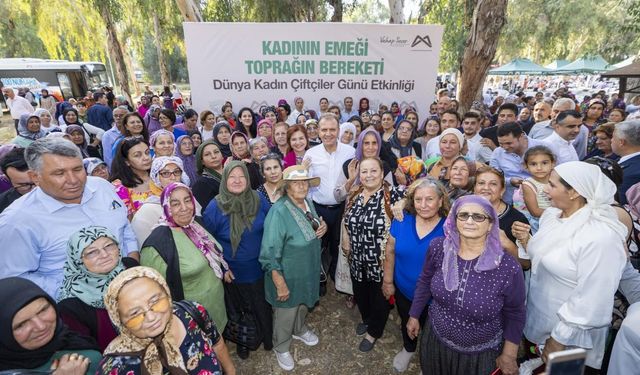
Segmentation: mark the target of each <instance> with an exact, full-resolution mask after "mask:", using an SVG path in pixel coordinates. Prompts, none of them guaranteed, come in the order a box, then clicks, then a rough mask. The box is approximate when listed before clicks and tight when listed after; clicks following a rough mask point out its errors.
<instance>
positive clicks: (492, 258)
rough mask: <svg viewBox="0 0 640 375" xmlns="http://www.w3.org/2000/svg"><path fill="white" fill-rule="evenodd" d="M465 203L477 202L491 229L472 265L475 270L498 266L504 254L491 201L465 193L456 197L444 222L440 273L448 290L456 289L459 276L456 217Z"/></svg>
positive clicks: (458, 234) (458, 233) (491, 268)
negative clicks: (465, 194)
mask: <svg viewBox="0 0 640 375" xmlns="http://www.w3.org/2000/svg"><path fill="white" fill-rule="evenodd" d="M466 204H477V205H480V206H481V207H482V210H483V211H484V212H485V214H487V216H489V219H490V220H491V230H490V231H489V235H488V236H487V240H486V242H485V248H484V251H483V252H482V254H480V257H479V258H478V262H477V263H476V265H475V266H474V270H475V271H476V272H484V271H490V270H493V269H496V268H498V266H499V265H500V262H501V261H502V256H503V255H504V249H503V248H502V245H501V244H500V228H499V226H498V214H497V213H496V210H495V209H494V208H493V206H492V205H491V203H490V202H489V201H488V200H487V199H486V198H484V197H481V196H478V195H467V196H463V197H460V198H458V199H456V201H455V203H454V204H453V207H452V208H451V211H450V212H449V216H447V220H446V221H445V222H444V236H445V239H444V243H443V247H444V258H443V260H442V275H443V277H444V286H445V288H446V289H447V290H448V291H450V292H451V291H454V290H456V289H458V286H459V283H460V278H459V276H458V251H459V250H460V232H458V226H457V218H456V216H457V215H458V212H459V211H460V208H461V207H462V206H464V205H466Z"/></svg>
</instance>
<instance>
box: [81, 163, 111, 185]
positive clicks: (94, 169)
mask: <svg viewBox="0 0 640 375" xmlns="http://www.w3.org/2000/svg"><path fill="white" fill-rule="evenodd" d="M82 165H83V166H84V170H85V171H86V172H87V176H94V177H100V178H104V179H105V180H107V181H109V167H107V163H105V162H104V161H103V160H102V159H99V158H84V159H82Z"/></svg>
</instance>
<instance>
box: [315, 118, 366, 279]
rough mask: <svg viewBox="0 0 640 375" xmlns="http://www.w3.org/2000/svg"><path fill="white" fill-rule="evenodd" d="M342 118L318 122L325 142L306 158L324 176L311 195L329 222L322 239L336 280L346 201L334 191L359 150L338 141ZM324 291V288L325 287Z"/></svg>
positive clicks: (318, 175) (320, 175)
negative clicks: (346, 163)
mask: <svg viewBox="0 0 640 375" xmlns="http://www.w3.org/2000/svg"><path fill="white" fill-rule="evenodd" d="M339 129H340V127H339V125H338V118H337V117H336V116H334V115H333V114H329V113H327V114H325V115H322V116H321V117H320V120H319V121H318V132H319V133H320V139H321V140H322V143H321V144H319V145H317V146H314V147H312V148H310V149H309V150H308V151H307V153H306V154H305V155H304V161H307V160H309V161H310V164H309V174H310V175H311V176H312V177H320V185H319V186H318V187H315V188H311V190H310V195H311V199H312V200H313V203H314V206H315V208H316V211H317V212H318V215H320V216H321V217H322V219H323V220H324V221H325V222H326V223H327V234H325V236H324V237H323V238H322V242H323V248H324V247H327V248H328V249H329V256H330V257H329V259H330V260H329V270H328V273H329V276H331V278H332V279H334V280H335V272H336V265H337V262H338V246H339V243H340V222H341V220H342V211H343V210H344V202H338V201H337V200H336V197H335V194H334V191H335V189H336V187H338V186H340V185H341V184H342V183H344V181H340V179H341V178H344V177H343V173H342V165H343V164H344V163H345V162H346V161H347V160H350V159H352V158H353V157H354V156H355V149H354V148H353V147H351V146H349V145H346V144H344V143H342V142H338V131H339ZM323 289H324V288H323Z"/></svg>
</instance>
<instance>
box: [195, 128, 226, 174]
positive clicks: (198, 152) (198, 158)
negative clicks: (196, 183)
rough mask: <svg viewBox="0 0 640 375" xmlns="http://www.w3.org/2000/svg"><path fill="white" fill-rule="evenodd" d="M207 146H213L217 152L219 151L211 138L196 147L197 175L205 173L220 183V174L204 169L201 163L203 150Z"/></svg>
mask: <svg viewBox="0 0 640 375" xmlns="http://www.w3.org/2000/svg"><path fill="white" fill-rule="evenodd" d="M208 145H215V146H216V147H217V148H218V150H220V146H218V144H217V143H216V141H215V139H213V138H209V139H207V140H206V141H204V142H202V144H201V145H200V146H198V149H197V150H196V171H197V172H198V174H199V175H202V174H205V173H206V174H207V175H209V176H211V177H213V178H214V179H215V180H217V181H218V182H220V180H221V178H222V176H220V173H218V172H216V171H214V170H213V169H211V168H207V167H205V166H204V163H203V162H202V154H203V153H204V148H205V147H207V146H208ZM220 152H221V153H222V150H220Z"/></svg>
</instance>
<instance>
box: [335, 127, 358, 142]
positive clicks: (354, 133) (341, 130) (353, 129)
mask: <svg viewBox="0 0 640 375" xmlns="http://www.w3.org/2000/svg"><path fill="white" fill-rule="evenodd" d="M347 130H349V131H350V132H351V133H353V138H351V142H349V143H347V144H348V145H349V146H351V147H353V144H354V143H355V141H356V126H355V125H353V124H352V123H350V122H343V123H342V124H340V136H339V138H338V141H339V142H342V135H343V134H344V132H346V131H347Z"/></svg>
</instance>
